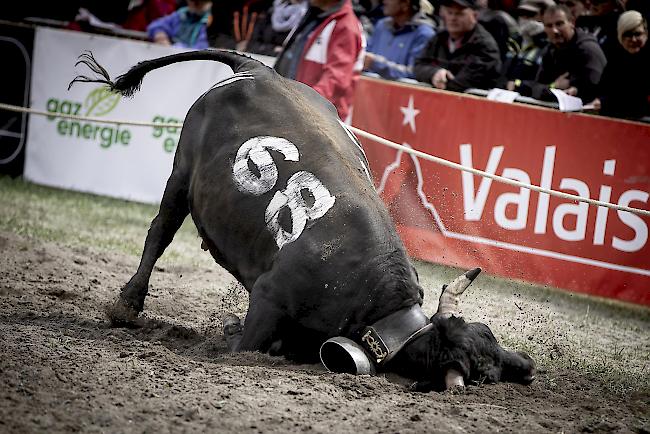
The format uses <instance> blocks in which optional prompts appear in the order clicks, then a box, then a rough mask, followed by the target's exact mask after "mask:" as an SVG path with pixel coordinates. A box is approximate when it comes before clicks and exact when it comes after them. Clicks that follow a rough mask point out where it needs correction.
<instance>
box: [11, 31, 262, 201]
mask: <svg viewBox="0 0 650 434" xmlns="http://www.w3.org/2000/svg"><path fill="white" fill-rule="evenodd" d="M85 51H91V52H92V53H93V55H94V56H95V59H97V61H98V62H99V63H100V64H101V65H102V66H104V68H106V70H107V71H108V72H109V74H110V76H111V78H112V79H114V78H115V77H117V76H118V75H120V74H123V73H125V72H126V71H128V70H129V68H131V67H132V66H133V65H135V64H136V63H138V62H140V61H142V60H146V59H152V58H157V57H161V56H166V55H169V54H173V53H177V52H180V51H182V50H179V49H176V48H170V47H164V46H160V45H154V44H149V43H144V42H139V41H131V40H125V39H117V38H112V37H105V36H97V35H89V34H84V33H79V32H70V31H61V30H53V29H47V28H39V29H38V30H37V32H36V39H35V42H34V63H33V75H32V87H31V107H32V108H34V109H39V110H47V111H48V112H51V113H66V114H74V115H80V116H94V117H106V119H120V120H134V121H144V122H159V123H171V122H180V121H182V120H183V119H184V118H185V115H186V113H187V111H188V110H189V108H190V106H191V105H192V104H193V103H194V101H195V100H196V99H197V98H198V97H199V96H201V95H202V94H203V93H204V92H205V91H206V90H207V89H209V88H210V87H211V86H212V85H213V84H214V83H215V82H217V81H219V80H221V79H223V78H225V77H228V76H230V75H232V70H231V69H230V68H229V67H228V66H226V65H224V64H221V63H218V62H198V61H197V62H184V63H178V64H174V65H170V66H167V67H165V68H161V69H158V70H155V71H153V72H151V73H149V74H147V76H146V77H145V78H144V81H143V83H142V90H141V91H140V92H137V93H136V94H135V96H134V97H133V98H132V99H126V98H120V97H118V96H116V95H113V94H111V93H108V92H106V91H104V90H103V86H102V85H99V84H95V83H78V84H76V85H75V86H74V87H73V88H72V89H71V90H70V91H68V90H67V88H68V83H69V82H70V81H71V80H72V79H73V78H74V77H75V76H76V75H78V74H83V75H92V72H91V71H89V70H88V68H86V67H84V66H82V65H80V66H77V67H76V68H75V63H76V61H77V57H78V56H79V55H80V54H81V53H83V52H85ZM265 63H267V62H265ZM179 136H180V128H173V129H172V128H170V129H163V128H153V127H139V126H123V125H113V124H102V123H96V122H86V121H76V120H70V119H62V118H50V117H44V116H31V119H30V121H29V134H28V141H27V149H26V157H25V171H24V176H25V178H26V179H28V180H30V181H33V182H35V183H39V184H45V185H49V186H54V187H61V188H66V189H72V190H78V191H85V192H90V193H96V194H100V195H105V196H112V197H119V198H123V199H129V200H135V201H140V202H149V203H155V202H159V201H160V199H161V197H162V193H163V191H164V188H165V184H166V182H167V178H168V177H169V174H170V172H171V167H172V162H173V158H174V151H175V149H176V145H177V143H178V138H179Z"/></svg>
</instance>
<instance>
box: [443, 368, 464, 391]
mask: <svg viewBox="0 0 650 434" xmlns="http://www.w3.org/2000/svg"><path fill="white" fill-rule="evenodd" d="M452 387H465V380H464V379H463V376H462V375H461V373H460V372H458V371H457V370H455V369H450V370H448V371H447V374H445V388H447V389H450V388H452Z"/></svg>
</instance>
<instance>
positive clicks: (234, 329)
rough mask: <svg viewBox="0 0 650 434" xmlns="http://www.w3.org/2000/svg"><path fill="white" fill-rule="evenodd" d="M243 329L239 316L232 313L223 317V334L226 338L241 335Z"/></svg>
mask: <svg viewBox="0 0 650 434" xmlns="http://www.w3.org/2000/svg"><path fill="white" fill-rule="evenodd" d="M242 329H243V327H242V325H241V320H240V319H239V317H238V316H237V315H233V314H231V313H229V314H227V315H226V316H224V317H223V334H224V335H226V336H233V335H237V334H240V333H241V331H242Z"/></svg>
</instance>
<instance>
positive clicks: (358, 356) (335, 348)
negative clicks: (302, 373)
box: [320, 336, 375, 375]
mask: <svg viewBox="0 0 650 434" xmlns="http://www.w3.org/2000/svg"><path fill="white" fill-rule="evenodd" d="M320 360H321V362H323V365H324V366H325V367H326V368H327V369H328V370H329V371H331V372H337V373H347V374H355V375H359V374H369V375H372V374H374V373H375V365H374V363H372V361H371V360H370V358H369V357H368V356H367V355H366V352H365V351H364V350H363V348H362V347H361V345H359V344H357V343H356V342H354V341H353V340H352V339H348V338H344V337H342V336H337V337H334V338H330V339H328V340H326V341H325V342H324V343H323V345H321V347H320Z"/></svg>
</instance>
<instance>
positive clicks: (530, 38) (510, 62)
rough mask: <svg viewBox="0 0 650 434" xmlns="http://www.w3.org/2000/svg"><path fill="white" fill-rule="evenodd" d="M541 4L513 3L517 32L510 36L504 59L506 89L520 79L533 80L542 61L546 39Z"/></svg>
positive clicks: (532, 1)
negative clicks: (514, 35) (517, 4)
mask: <svg viewBox="0 0 650 434" xmlns="http://www.w3.org/2000/svg"><path fill="white" fill-rule="evenodd" d="M542 7H543V4H542V3H540V2H537V1H535V0H524V1H523V2H521V3H520V4H519V6H518V7H517V23H518V25H519V35H518V36H517V37H513V38H511V40H510V51H509V53H508V58H507V59H506V63H505V67H504V70H505V76H506V79H507V83H506V89H508V90H514V89H515V88H516V87H517V85H519V84H520V83H521V82H522V80H535V78H536V77H537V74H538V73H539V69H540V67H541V65H542V55H543V54H544V48H545V47H546V44H547V43H548V41H547V39H546V34H545V33H544V24H543V23H542V21H541V20H542V9H541V8H542Z"/></svg>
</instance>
